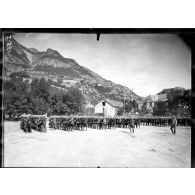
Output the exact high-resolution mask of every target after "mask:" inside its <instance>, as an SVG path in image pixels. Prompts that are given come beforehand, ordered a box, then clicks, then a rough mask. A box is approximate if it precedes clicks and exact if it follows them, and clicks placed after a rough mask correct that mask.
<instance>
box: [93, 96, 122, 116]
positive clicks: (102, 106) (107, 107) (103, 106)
mask: <svg viewBox="0 0 195 195" xmlns="http://www.w3.org/2000/svg"><path fill="white" fill-rule="evenodd" d="M122 107H123V104H122V103H121V102H117V101H113V100H102V101H100V102H99V103H98V104H97V105H96V106H95V114H98V115H103V116H108V117H114V116H116V115H117V111H118V109H119V108H122Z"/></svg>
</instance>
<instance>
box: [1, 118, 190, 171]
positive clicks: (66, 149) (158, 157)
mask: <svg viewBox="0 0 195 195" xmlns="http://www.w3.org/2000/svg"><path fill="white" fill-rule="evenodd" d="M4 166H5V167H138V168H139V167H190V166H191V127H177V133H176V134H175V135H173V134H171V133H170V129H169V127H154V126H141V127H140V128H138V129H135V133H134V134H130V133H129V130H128V129H123V128H117V129H116V130H115V129H112V130H96V129H88V130H87V131H78V130H75V131H73V132H67V131H63V130H54V129H49V130H48V131H47V133H43V132H42V133H41V132H37V131H34V130H33V131H32V133H24V132H23V131H22V130H21V129H20V122H7V121H6V122H4Z"/></svg>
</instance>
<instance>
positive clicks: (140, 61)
mask: <svg viewBox="0 0 195 195" xmlns="http://www.w3.org/2000/svg"><path fill="white" fill-rule="evenodd" d="M14 38H15V39H16V40H17V41H18V42H19V43H21V44H22V45H24V46H26V47H29V48H36V49H38V50H39V51H45V50H47V48H51V49H54V50H57V51H59V52H60V53H61V55H62V56H64V57H66V58H73V59H75V60H76V61H77V62H78V63H79V64H80V65H81V66H85V67H87V68H89V69H90V70H92V71H94V72H96V73H97V74H99V75H100V76H102V77H103V78H105V79H107V80H111V81H113V82H115V83H116V84H121V85H124V86H127V87H129V88H130V89H133V91H134V92H135V93H136V94H137V95H140V96H146V95H149V94H156V93H158V92H160V91H161V90H162V89H164V88H172V87H176V86H177V87H184V88H186V89H190V88H191V51H190V49H189V48H188V46H187V45H186V44H185V43H184V42H183V41H182V40H181V39H180V38H179V37H178V36H177V35H171V34H101V35H100V40H99V41H97V37H96V34H45V33H28V34H24V33H23V34H22V33H18V34H15V36H14Z"/></svg>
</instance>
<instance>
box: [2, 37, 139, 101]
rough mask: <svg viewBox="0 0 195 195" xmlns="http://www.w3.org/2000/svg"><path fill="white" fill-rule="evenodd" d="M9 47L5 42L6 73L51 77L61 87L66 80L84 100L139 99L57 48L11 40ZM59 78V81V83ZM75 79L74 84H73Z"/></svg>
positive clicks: (123, 87)
mask: <svg viewBox="0 0 195 195" xmlns="http://www.w3.org/2000/svg"><path fill="white" fill-rule="evenodd" d="M11 42H12V48H11V51H10V52H9V53H8V52H7V49H6V45H5V55H4V56H5V58H4V62H5V63H4V71H5V73H6V74H7V75H9V74H11V73H13V72H19V71H27V73H28V74H29V75H30V77H32V78H35V77H38V78H40V77H45V78H46V79H48V78H50V79H52V80H54V81H55V82H56V83H58V85H59V86H62V87H70V86H67V85H66V83H67V82H69V84H71V85H72V86H73V87H77V88H78V89H80V90H81V91H82V93H83V94H84V96H85V97H86V99H87V100H88V101H90V102H92V103H97V102H98V101H99V100H101V99H102V98H106V99H112V100H116V101H122V100H123V98H126V99H134V100H139V99H141V97H139V96H138V95H136V94H135V93H134V92H133V91H131V90H130V89H129V88H127V87H125V86H122V85H119V84H115V83H113V82H112V81H109V80H106V79H104V78H102V77H101V76H100V75H98V74H96V73H95V72H93V71H91V70H89V69H88V68H86V67H84V66H81V65H79V64H78V63H77V62H76V61H75V60H74V59H70V58H64V57H63V56H62V55H61V54H60V53H59V52H58V51H55V50H52V49H47V51H38V50H37V49H35V48H27V47H25V46H23V45H21V44H20V43H18V42H17V41H16V40H15V39H14V38H12V39H11ZM59 80H61V82H59ZM73 81H77V84H74V83H75V82H73Z"/></svg>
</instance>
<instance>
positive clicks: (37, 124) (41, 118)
mask: <svg viewBox="0 0 195 195" xmlns="http://www.w3.org/2000/svg"><path fill="white" fill-rule="evenodd" d="M46 120H47V116H46V115H23V116H21V129H23V131H24V132H32V129H34V130H36V131H40V132H46V131H47V127H46ZM48 123H49V124H48V127H49V128H52V129H56V130H57V129H59V130H64V131H74V130H80V131H87V129H88V128H91V129H97V130H109V129H110V130H112V129H116V128H128V129H129V130H130V133H134V129H135V128H140V125H144V126H158V127H163V126H170V130H171V132H172V133H173V134H175V133H176V126H177V125H179V126H190V125H191V119H190V118H176V117H119V116H118V117H100V116H51V117H49V121H48Z"/></svg>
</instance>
